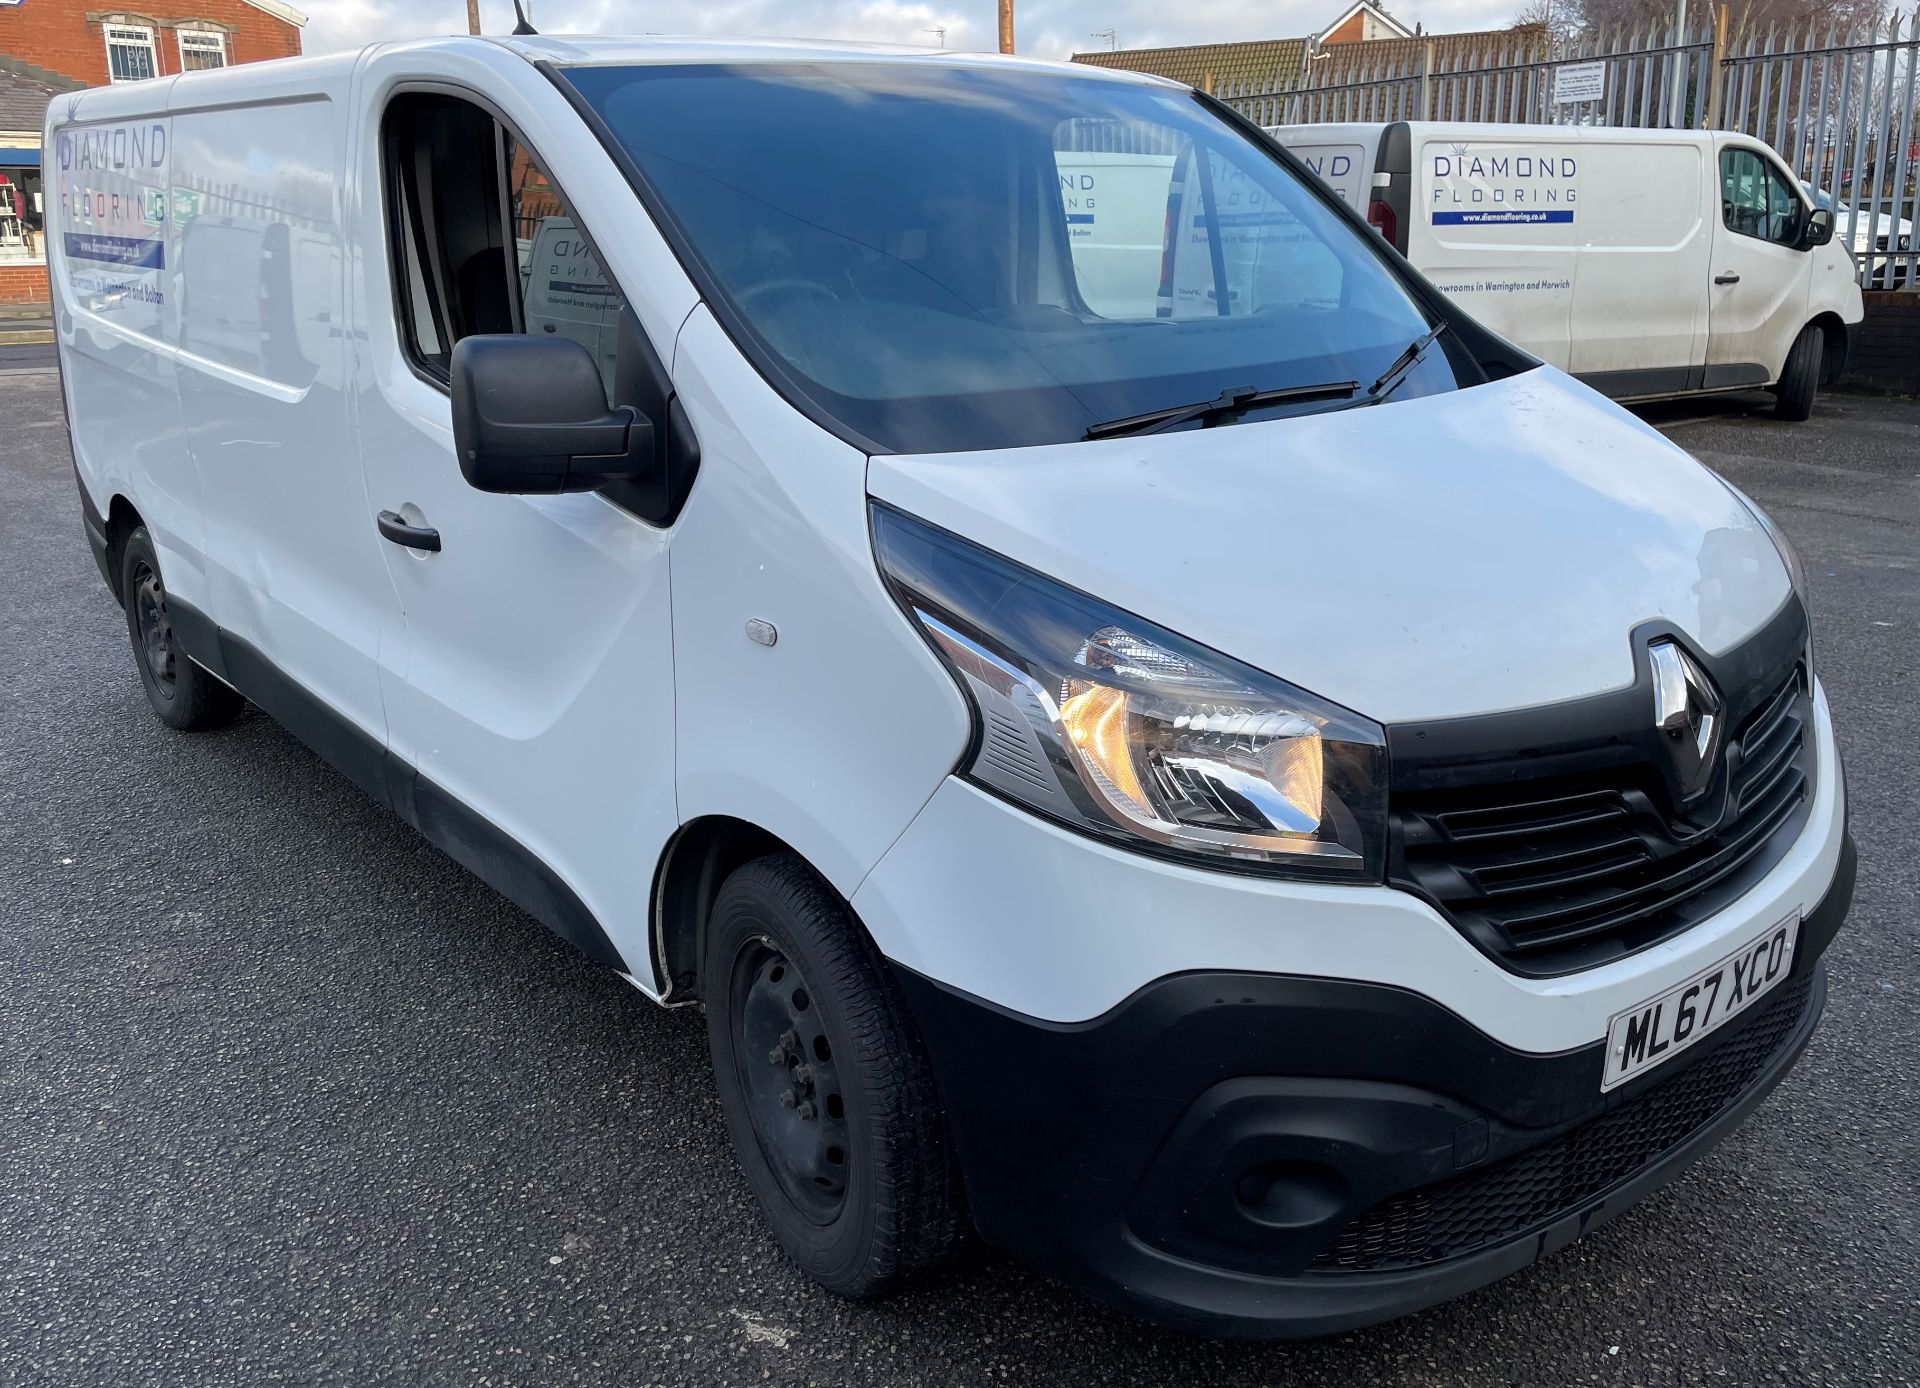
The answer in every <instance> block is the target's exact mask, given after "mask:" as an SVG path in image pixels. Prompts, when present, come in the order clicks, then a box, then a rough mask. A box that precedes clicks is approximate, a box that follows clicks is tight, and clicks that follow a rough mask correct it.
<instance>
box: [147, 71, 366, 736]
mask: <svg viewBox="0 0 1920 1388" xmlns="http://www.w3.org/2000/svg"><path fill="white" fill-rule="evenodd" d="M351 80H352V68H351V67H350V66H348V65H347V64H344V63H339V62H334V63H331V64H329V65H328V66H327V67H326V68H324V69H322V72H321V73H320V74H304V73H292V74H286V73H278V72H273V71H263V72H262V73H260V74H258V76H257V77H256V79H255V80H254V81H251V82H249V83H247V84H245V85H244V86H242V87H241V88H240V89H239V90H237V91H234V90H230V89H225V88H223V89H222V91H221V100H220V102H219V103H218V104H215V103H211V102H209V101H208V100H207V99H206V94H205V89H204V88H203V87H201V86H200V84H183V85H182V86H181V87H179V88H177V89H176V90H175V92H174V93H173V95H172V98H171V104H172V105H174V106H175V107H179V108H183V109H180V110H178V111H176V114H175V115H174V117H173V142H174V178H173V187H174V204H175V205H174V208H173V213H174V215H173V218H172V222H173V226H174V231H175V234H176V236H177V238H178V246H179V252H178V259H179V269H178V274H177V277H176V279H175V283H176V285H177V289H178V293H179V296H180V301H181V316H182V329H181V336H180V344H179V345H180V357H179V386H180V403H181V410H182V413H183V415H184V417H185V421H186V434H187V439H188V443H189V445H190V447H191V448H192V450H193V456H194V462H195V466H196V468H197V469H198V471H199V474H200V480H201V484H202V486H203V488H204V501H203V511H204V515H205V518H206V527H207V528H206V542H205V543H206V552H207V574H208V583H209V591H208V593H207V604H208V605H207V615H208V616H210V617H211V618H213V620H214V621H215V622H217V623H218V624H219V626H220V627H221V628H222V629H223V630H226V631H228V632H231V633H233V634H235V635H237V636H239V637H240V638H242V639H243V640H245V641H246V642H247V643H248V644H249V645H250V646H251V647H253V649H254V650H256V651H258V652H259V653H260V654H261V655H262V656H264V657H265V658H266V659H267V660H268V661H270V662H272V664H273V665H274V666H275V667H277V668H278V669H279V670H280V671H281V672H282V673H283V674H285V675H286V676H287V677H289V678H290V679H292V680H293V681H294V682H295V683H296V684H298V685H300V686H302V687H304V688H305V689H306V690H308V691H310V692H311V693H312V694H313V695H314V696H316V697H317V698H319V699H320V700H321V701H323V702H324V703H325V704H327V705H328V706H330V707H331V708H333V709H334V710H335V711H336V712H338V713H339V714H341V715H342V716H343V717H344V718H346V719H347V721H349V722H350V723H352V724H353V725H354V726H355V727H356V728H358V729H360V730H361V731H362V732H364V733H366V734H367V735H368V736H369V737H371V738H372V739H373V740H374V741H375V742H376V743H380V744H384V742H385V739H386V720H385V716H384V714H383V712H382V709H381V696H380V674H379V646H380V638H381V631H382V628H383V625H384V624H385V622H386V620H387V616H388V614H389V612H390V611H391V608H392V606H393V589H392V585H391V584H390V583H389V582H388V580H387V576H386V572H385V569H384V567H383V557H382V555H381V553H380V551H381V549H382V548H383V546H382V544H381V542H380V539H379V537H378V536H377V535H376V534H374V533H373V531H372V529H371V527H370V526H368V525H367V524H366V520H365V518H366V517H367V515H368V514H369V513H368V509H367V493H366V485H365V482H364V480H363V478H362V476H361V473H360V469H359V468H358V467H355V466H352V465H346V466H343V465H342V460H346V459H352V458H353V457H354V456H355V447H354V438H353V433H352V424H351V420H350V418H349V415H348V411H347V403H346V401H347V372H348V362H347V336H346V334H345V332H344V331H343V329H344V325H345V323H346V321H347V309H346V297H345V294H346V286H345V282H344V281H345V274H346V261H347V252H346V246H347V228H346V224H345V215H344V209H345V187H346V172H347V130H346V125H347V114H348V112H349V110H350V109H351V108H350V106H349V104H348V97H349V92H350V85H351Z"/></svg>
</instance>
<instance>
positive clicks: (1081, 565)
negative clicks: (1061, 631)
mask: <svg viewBox="0 0 1920 1388" xmlns="http://www.w3.org/2000/svg"><path fill="white" fill-rule="evenodd" d="M1594 404H1595V397H1594V395H1593V394H1592V393H1591V392H1590V391H1589V390H1588V389H1587V388H1586V387H1585V386H1582V385H1580V384H1579V383H1578V382H1575V381H1572V380H1570V379H1568V378H1567V377H1566V376H1564V375H1562V374H1561V373H1560V372H1557V371H1554V370H1552V369H1551V368H1542V369H1537V370H1534V371H1530V372H1527V373H1525V374H1523V375H1520V376H1516V377H1512V378H1510V379H1508V380H1506V381H1499V382H1494V383H1492V384H1489V385H1482V386H1475V387H1473V388H1471V389H1468V390H1463V391H1458V392H1455V393H1452V394H1448V395H1445V396H1430V397H1425V398H1422V399H1419V400H1409V401H1405V402H1402V403H1397V404H1395V405H1393V406H1392V407H1391V408H1382V409H1356V410H1349V411H1342V412H1338V413H1332V414H1320V415H1308V416H1304V417H1301V418H1298V419H1292V420H1274V421H1269V422H1256V423H1246V424H1239V425H1235V426H1233V427H1231V428H1226V429H1214V430H1207V431H1202V432H1196V433H1186V434H1168V435H1162V436H1154V437H1146V438H1138V439H1119V440H1112V441H1109V442H1103V443H1099V444H1070V445H1065V446H1060V447H1053V448H1035V449H1027V450H1022V451H1021V452H1019V453H1014V454H1007V455H998V456H988V457H982V456H980V455H975V454H963V455H953V456H946V457H937V456H923V457H911V458H899V457H877V458H875V459H874V460H873V463H872V466H871V468H870V470H869V485H870V486H871V488H872V490H873V492H874V495H875V496H877V497H879V498H881V499H882V500H884V501H887V502H890V503H891V504H893V505H895V506H898V507H900V508H901V509H903V510H906V511H909V512H912V513H913V514H915V515H919V516H923V517H925V518H926V519H928V520H930V521H932V522H934V523H935V524H937V525H941V526H944V527H946V528H947V529H949V530H953V531H955V532H957V533H960V534H963V535H968V536H971V537H973V538H975V539H977V540H978V541H979V542H980V543H982V544H984V545H986V546H987V547H988V548H990V549H994V550H997V551H999V552H1001V553H1004V554H1006V555H1008V556H1010V557H1011V558H1014V559H1017V560H1019V561H1020V562H1021V563H1023V564H1026V565H1028V566H1029V567H1031V568H1035V569H1038V570H1040V571H1041V572H1042V573H1048V574H1053V575H1056V576H1058V577H1059V578H1060V579H1061V580H1062V581H1064V582H1067V583H1070V584H1072V585H1073V586H1075V587H1077V588H1081V589H1083V590H1085V591H1086V592H1089V593H1097V594H1100V595H1101V596H1102V597H1104V598H1105V599H1107V600H1108V601H1111V602H1113V603H1115V604H1117V605H1118V606H1120V607H1122V608H1125V609H1127V610H1129V611H1132V612H1136V613H1138V614H1139V615H1140V616H1143V617H1146V618H1148V619H1149V620H1152V621H1155V622H1159V623H1161V624H1162V625H1164V626H1167V627H1171V628H1172V629H1173V630H1175V631H1178V632H1181V633H1183V634H1184V635H1187V636H1190V637H1192V638H1194V639H1196V640H1198V641H1201V642H1203V643H1205V644H1206V645H1208V646H1211V647H1213V648H1214V649H1216V650H1220V651H1225V652H1226V653H1228V654H1229V655H1232V656H1234V657H1236V658H1238V659H1240V660H1244V661H1246V662H1247V663H1249V664H1251V665H1254V666H1257V667H1258V668H1260V669H1263V670H1267V671H1269V672H1271V673H1273V674H1275V675H1278V676H1280V677H1281V678H1282V679H1286V680H1290V681H1292V682H1294V683H1295V684H1299V685H1302V686H1304V687H1305V688H1307V689H1310V690H1312V691H1313V692H1314V693H1316V694H1320V695H1322V696H1324V697H1326V698H1329V699H1332V700H1333V701H1334V702H1335V703H1338V704H1342V705H1344V706H1346V707H1347V708H1351V709H1355V710H1357V711H1358V712H1361V713H1364V714H1366V715H1367V716H1368V717H1371V718H1377V719H1379V720H1381V721H1382V722H1387V723H1393V722H1399V721H1403V720H1411V719H1428V718H1452V717H1460V716H1464V715H1468V714H1475V713H1483V712H1490V711H1493V710H1497V709H1503V708H1512V707H1517V706H1521V705H1531V704H1536V703H1554V702H1558V701H1561V700H1566V699H1573V698H1578V697H1581V696H1583V695H1587V694H1593V693H1597V692H1599V691H1601V690H1606V689H1617V688H1620V687H1622V686H1625V685H1628V684H1631V683H1632V681H1633V649H1632V646H1631V644H1630V642H1629V640H1628V634H1629V633H1630V632H1631V631H1632V630H1633V628H1634V627H1635V626H1636V625H1638V624H1639V623H1641V622H1644V621H1647V620H1649V619H1652V618H1666V619H1667V620H1670V621H1672V622H1674V623H1676V624H1677V625H1678V626H1679V627H1680V628H1681V629H1682V630H1684V631H1686V632H1687V633H1689V634H1690V635H1691V636H1692V637H1693V638H1694V639H1695V640H1696V641H1698V642H1699V643H1700V644H1701V645H1702V646H1704V647H1705V648H1706V649H1708V650H1709V651H1719V650H1722V649H1725V648H1727V647H1730V646H1732V645H1734V644H1735V643H1737V642H1739V641H1740V640H1741V639H1742V638H1744V637H1745V636H1747V635H1748V634H1750V633H1751V632H1753V631H1754V630H1756V629H1757V628H1758V627H1759V626H1760V625H1761V623H1762V622H1764V621H1765V620H1766V619H1767V618H1768V617H1770V616H1771V615H1773V613H1774V612H1776V611H1777V610H1778V609H1779V607H1780V605H1781V603H1783V602H1784V601H1786V598H1787V595H1788V591H1789V584H1788V578H1787V573H1786V570H1785V568H1784V567H1783V566H1782V565H1781V563H1780V560H1779V558H1778V556H1777V555H1776V554H1775V552H1774V548H1773V542H1772V540H1771V539H1769V538H1768V536H1767V534H1766V532H1765V531H1764V530H1763V529H1761V527H1760V525H1759V523H1758V522H1757V521H1755V520H1754V519H1753V517H1752V515H1751V514H1750V513H1749V512H1748V511H1747V509H1746V508H1745V507H1744V506H1742V505H1741V504H1740V502H1739V501H1738V500H1737V499H1736V498H1735V497H1734V495H1733V494H1732V493H1731V492H1730V491H1728V490H1727V488H1726V487H1725V486H1724V485H1723V484H1722V483H1721V482H1720V481H1719V480H1718V479H1717V478H1716V477H1714V476H1713V474H1712V473H1710V472H1708V471H1706V470H1705V469H1704V468H1702V467H1700V466H1699V465H1698V464H1697V463H1695V462H1694V461H1693V460H1692V459H1690V458H1689V457H1687V455H1686V454H1685V453H1683V452H1682V451H1681V450H1680V449H1679V448H1677V447H1675V446H1674V445H1673V444H1672V443H1670V442H1668V441H1667V440H1666V439H1665V438H1663V437H1662V436H1661V435H1660V434H1659V433H1658V432H1656V431H1655V430H1653V429H1652V428H1650V427H1649V426H1647V425H1645V424H1642V423H1640V422H1639V421H1638V420H1635V419H1633V418H1632V417H1631V416H1628V415H1626V414H1623V413H1620V412H1618V411H1614V410H1603V409H1596V408H1594ZM1202 441H1204V442H1202ZM1443 459H1444V460H1445V461H1444V462H1443V461H1441V460H1443ZM1254 496H1265V497H1269V498H1271V501H1270V503H1269V504H1267V505H1248V504H1245V500H1244V499H1245V498H1248V497H1254ZM1147 530H1151V531H1152V533H1153V534H1154V535H1156V536H1157V537H1158V538H1157V539H1156V540H1155V542H1154V543H1151V544H1141V543H1134V542H1133V540H1132V537H1134V536H1137V535H1140V534H1142V533H1143V532H1145V531H1147ZM1381 534H1391V535H1393V536H1394V537H1395V540H1394V543H1393V544H1392V546H1391V547H1389V548H1387V549H1385V550H1381V549H1379V548H1378V547H1377V537H1378V536H1380V535H1381ZM1653 536H1658V537H1660V538H1659V539H1658V541H1657V542H1654V541H1653V540H1652V539H1651V538H1650V537H1653ZM1174 537H1183V538H1178V539H1176V538H1174ZM1361 556H1365V558H1364V559H1363V558H1362V557H1361ZM1681 556H1684V558H1682V557H1681ZM1356 565H1363V566H1364V574H1365V580H1364V581H1360V580H1359V577H1358V574H1359V573H1360V572H1361V571H1360V570H1356V569H1355V566H1356ZM1348 573H1354V574H1355V575H1356V577H1355V580H1354V581H1352V582H1348V581H1346V580H1345V578H1344V577H1343V575H1346V574H1348ZM1541 574H1552V575H1554V586H1555V593H1556V596H1555V598H1554V601H1553V606H1552V612H1551V615H1548V614H1545V613H1543V611H1542V608H1541V604H1540V595H1539V591H1538V579H1539V575H1541ZM1326 585H1331V589H1330V590H1329V589H1328V588H1327V587H1326ZM1327 591H1331V592H1334V593H1337V594H1338V598H1337V600H1329V599H1327V598H1324V597H1322V596H1320V595H1321V594H1323V593H1325V592H1327ZM1596 632H1607V633H1617V636H1609V637H1606V638H1603V639H1596V638H1595V635H1594V633H1596Z"/></svg>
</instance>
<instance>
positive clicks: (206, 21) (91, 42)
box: [0, 0, 307, 303]
mask: <svg viewBox="0 0 1920 1388" xmlns="http://www.w3.org/2000/svg"><path fill="white" fill-rule="evenodd" d="M306 22H307V17H306V15H304V14H302V13H301V12H300V11H299V10H297V9H295V8H294V7H293V6H292V5H289V4H286V3H284V0H128V3H127V4H125V5H117V4H115V3H114V0H0V303H6V302H9V301H19V300H39V299H44V298H46V294H47V272H46V261H45V249H44V247H43V246H42V245H41V243H40V233H41V228H42V226H43V225H44V221H45V216H44V206H43V203H44V198H43V195H42V191H41V181H40V129H41V126H42V124H43V123H44V121H45V117H46V111H47V103H48V102H49V101H51V100H52V99H53V97H54V95H55V94H56V93H59V92H64V91H72V90H73V89H75V88H77V87H93V86H100V85H103V84H105V83H108V82H134V81H139V80H140V79H142V78H146V77H168V76H172V75H173V74H175V73H180V72H197V71H200V70H202V69H204V68H216V67H228V66H231V65H232V64H234V63H252V62H259V61H261V60H263V59H266V58H288V57H293V56H296V55H297V54H298V53H299V52H300V30H301V27H302V26H303V25H304V24H305V23H306Z"/></svg>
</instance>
